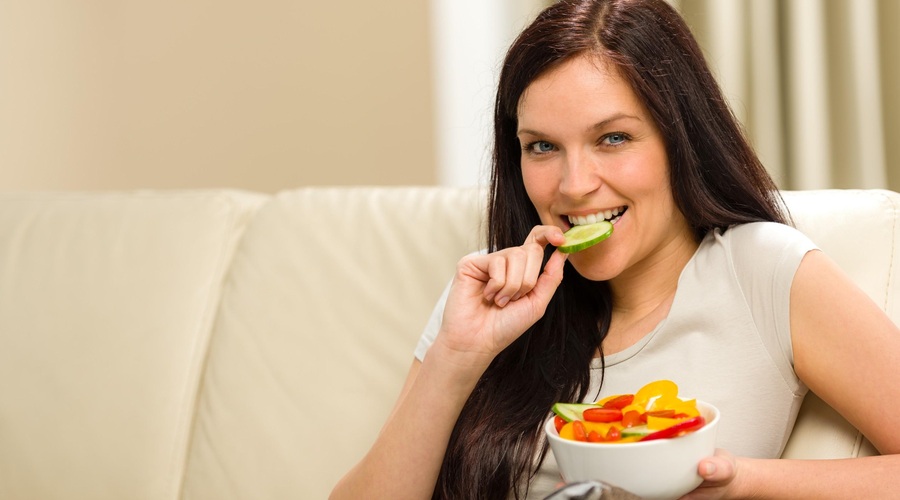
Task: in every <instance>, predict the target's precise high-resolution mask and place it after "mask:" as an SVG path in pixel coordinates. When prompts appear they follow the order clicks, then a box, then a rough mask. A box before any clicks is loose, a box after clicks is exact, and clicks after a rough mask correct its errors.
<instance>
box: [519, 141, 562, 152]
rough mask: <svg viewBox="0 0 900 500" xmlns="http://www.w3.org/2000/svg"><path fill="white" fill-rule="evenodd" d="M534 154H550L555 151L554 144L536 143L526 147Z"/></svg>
mask: <svg viewBox="0 0 900 500" xmlns="http://www.w3.org/2000/svg"><path fill="white" fill-rule="evenodd" d="M525 149H527V150H528V151H530V152H532V153H549V152H551V151H553V150H554V149H555V147H554V146H553V143H550V142H547V141H535V142H532V143H531V144H529V145H527V146H526V147H525Z"/></svg>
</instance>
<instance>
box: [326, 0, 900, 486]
mask: <svg viewBox="0 0 900 500" xmlns="http://www.w3.org/2000/svg"><path fill="white" fill-rule="evenodd" d="M491 184H492V185H491V195H490V203H489V224H488V226H489V227H488V231H489V234H488V238H489V251H488V252H487V253H481V254H476V255H471V256H468V257H466V258H464V259H463V260H462V261H461V262H460V263H459V265H458V268H457V272H456V275H455V277H454V278H453V280H452V283H451V285H450V287H449V288H448V290H447V292H446V293H445V296H444V297H442V299H441V302H440V303H439V304H438V306H437V308H436V311H435V315H434V316H433V318H432V321H431V322H430V323H429V326H428V328H427V329H426V332H425V334H424V335H423V339H422V341H421V342H420V345H419V347H418V349H417V351H416V360H415V361H414V362H413V365H412V367H411V369H410V372H409V376H408V378H407V382H406V384H405V386H404V388H403V391H402V394H401V396H400V398H399V400H398V402H397V404H396V406H395V409H394V411H393V413H392V415H391V416H390V417H389V419H388V421H387V423H386V424H385V427H384V429H383V430H382V432H381V434H380V435H379V437H378V439H377V441H376V443H375V445H374V446H373V447H372V449H371V451H370V452H369V454H368V455H367V456H366V457H365V458H364V459H363V460H362V461H361V462H360V464H358V465H357V466H356V467H355V468H354V469H353V470H352V471H351V472H350V473H348V475H347V476H346V477H345V478H344V479H342V481H341V482H340V483H339V484H338V486H337V487H336V488H335V491H334V493H333V495H332V496H333V498H359V497H364V498H428V497H433V498H446V499H456V498H489V499H494V498H506V497H515V498H524V497H528V498H542V497H543V496H544V495H546V494H547V493H548V492H549V491H550V490H552V488H553V487H554V486H555V485H556V484H557V483H558V482H559V480H560V479H559V476H558V474H557V473H556V471H555V465H554V463H553V460H552V457H549V456H548V452H547V445H546V443H545V441H544V440H543V437H542V434H541V424H542V423H543V422H544V421H545V420H546V419H547V418H548V416H549V408H550V407H551V405H552V404H553V403H554V402H556V401H576V400H577V401H581V400H595V399H597V398H599V397H602V396H604V395H607V394H615V393H624V392H632V391H634V390H635V389H636V388H638V387H640V386H641V385H643V384H644V383H646V382H648V381H651V380H655V379H658V378H669V379H672V380H674V381H676V382H677V383H678V384H679V385H680V386H681V388H682V390H683V392H684V393H689V394H693V395H698V396H699V397H701V398H703V399H705V400H708V401H710V402H712V403H714V404H716V405H717V406H718V407H719V408H720V410H721V411H722V421H721V426H720V429H719V444H720V445H721V446H722V448H723V449H722V450H720V451H718V452H717V454H716V456H714V457H709V458H707V459H705V460H703V461H702V462H701V464H700V465H699V472H700V474H701V475H702V476H703V477H704V479H705V481H704V483H703V484H702V485H701V486H700V487H699V488H698V489H697V490H695V491H694V492H692V493H691V494H689V495H688V498H741V497H748V496H755V497H758V498H802V497H813V498H828V497H833V498H851V497H854V498H858V497H866V498H872V497H875V498H878V497H885V496H887V495H888V492H891V491H892V487H891V485H890V484H887V483H888V481H890V479H891V475H890V474H885V471H886V470H892V471H900V462H898V457H897V456H894V455H889V454H893V453H898V452H900V434H898V433H894V432H893V431H892V429H895V428H898V427H900V416H898V415H897V414H896V413H895V412H892V411H890V408H891V407H892V406H893V402H894V401H897V400H900V384H897V383H896V382H894V381H893V378H892V369H891V366H893V365H896V363H897V362H898V361H900V332H898V330H897V328H896V327H895V326H894V325H893V324H892V322H891V321H890V320H889V319H888V318H887V317H886V315H884V313H883V312H882V311H881V310H880V309H879V308H878V307H877V306H876V305H875V304H873V303H872V302H871V301H870V300H869V299H868V298H867V297H866V296H865V295H864V294H863V293H862V292H861V291H860V290H859V289H857V288H856V287H855V286H854V285H853V284H851V282H850V281H849V280H848V279H847V278H846V277H845V276H844V275H843V274H842V273H841V272H840V271H839V270H838V269H837V267H836V266H835V265H834V264H833V263H832V262H831V261H830V260H829V259H828V258H827V257H826V256H824V255H823V254H822V253H821V252H820V251H818V250H817V249H815V247H814V245H813V244H812V243H811V242H810V241H809V240H808V239H806V238H805V237H804V236H803V235H801V234H800V233H798V232H797V231H795V230H794V229H792V228H790V227H789V226H788V225H787V222H789V220H788V217H787V216H786V214H784V213H783V211H782V208H781V203H780V199H779V198H778V195H777V190H776V187H775V185H774V183H773V182H772V180H771V179H770V178H769V176H768V175H767V174H766V172H765V170H764V168H763V166H762V165H761V164H760V162H759V160H758V159H757V157H756V155H755V153H754V152H753V151H752V149H751V147H750V146H749V144H748V142H747V141H746V139H745V138H744V137H743V135H742V132H741V130H740V128H739V126H738V125H737V123H736V121H735V119H734V117H733V116H732V114H731V113H730V111H729V109H728V108H727V105H726V104H725V100H724V99H723V98H722V95H721V92H720V90H719V89H718V87H717V85H716V83H715V81H714V79H713V78H712V76H711V74H710V71H709V69H708V68H707V66H706V63H705V62H704V60H703V57H702V55H701V52H700V49H699V48H698V47H697V44H696V42H695V41H694V39H693V38H692V36H691V34H690V32H689V30H688V28H687V27H686V25H685V23H684V22H683V20H682V19H681V18H680V17H679V16H678V14H677V13H676V12H675V11H674V10H673V9H671V7H669V6H668V5H667V4H666V3H665V2H664V1H662V0H580V1H575V0H573V1H562V2H559V3H557V4H555V5H553V6H552V7H550V8H548V9H547V10H545V11H544V12H543V13H541V14H540V15H539V16H538V18H537V19H536V20H535V21H534V22H533V23H532V24H531V25H530V26H529V27H528V28H527V29H526V30H525V31H524V32H523V33H522V34H521V35H520V36H519V38H518V39H517V40H516V41H515V43H514V44H513V45H512V47H511V48H510V51H509V53H508V54H507V58H506V61H505V63H504V66H503V70H502V73H501V76H500V83H499V90H498V95H497V103H496V109H495V151H494V162H493V173H492V179H491ZM596 219H607V220H611V221H612V222H613V224H614V227H615V230H614V232H613V235H612V236H611V237H610V238H609V239H607V240H606V241H604V242H602V243H600V244H598V245H596V246H594V247H591V248H589V249H587V250H584V251H582V252H579V253H576V254H572V255H571V256H569V257H568V258H567V256H566V255H565V254H562V253H560V252H558V251H556V250H554V248H553V247H555V246H559V245H561V244H562V243H563V242H564V237H563V232H564V231H565V230H566V229H568V228H569V227H571V226H572V225H575V224H582V223H587V222H590V221H592V220H596ZM563 276H565V277H563ZM873 381H878V382H873ZM807 389H812V390H814V391H815V392H816V393H817V394H818V395H819V396H821V397H822V398H823V399H824V400H825V401H826V402H828V403H830V404H831V405H832V406H833V407H834V408H836V409H837V410H838V411H839V412H841V414H842V415H844V417H845V418H847V419H848V420H849V421H850V422H851V423H852V424H854V425H855V426H857V427H858V428H859V429H860V430H861V431H862V432H863V433H864V434H865V435H866V436H867V437H868V438H869V439H870V440H871V441H872V443H873V444H874V445H875V446H876V447H877V448H878V449H879V451H881V452H882V453H884V454H885V455H884V456H879V457H870V458H865V459H853V460H842V461H821V462H811V461H788V460H778V459H777V457H778V456H780V454H781V451H782V449H783V446H784V443H785V440H786V438H787V435H788V434H789V432H790V428H791V426H792V425H793V421H794V418H795V417H796V412H797V410H798V408H799V405H800V403H801V402H802V399H803V395H804V394H805V392H806V391H807ZM810 478H813V479H812V480H810Z"/></svg>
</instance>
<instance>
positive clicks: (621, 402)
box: [603, 394, 634, 410]
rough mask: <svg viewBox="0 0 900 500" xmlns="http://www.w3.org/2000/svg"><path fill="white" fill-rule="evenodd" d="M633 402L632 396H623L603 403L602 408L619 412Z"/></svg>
mask: <svg viewBox="0 0 900 500" xmlns="http://www.w3.org/2000/svg"><path fill="white" fill-rule="evenodd" d="M633 401H634V394H623V395H621V396H616V397H614V398H612V399H610V400H608V401H606V402H605V403H603V408H613V409H616V410H621V409H622V408H625V407H626V406H628V405H630V404H631V403H632V402H633Z"/></svg>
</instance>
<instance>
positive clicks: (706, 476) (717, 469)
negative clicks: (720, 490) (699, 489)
mask: <svg viewBox="0 0 900 500" xmlns="http://www.w3.org/2000/svg"><path fill="white" fill-rule="evenodd" d="M697 469H698V472H699V473H700V477H702V478H703V480H704V481H707V482H710V483H718V482H723V481H729V480H731V479H732V478H733V477H734V463H732V461H731V460H728V459H727V458H726V457H723V456H720V455H716V456H712V457H708V458H704V459H703V460H701V461H700V465H699V466H698V467H697Z"/></svg>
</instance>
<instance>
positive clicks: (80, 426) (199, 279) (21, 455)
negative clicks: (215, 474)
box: [0, 191, 264, 500]
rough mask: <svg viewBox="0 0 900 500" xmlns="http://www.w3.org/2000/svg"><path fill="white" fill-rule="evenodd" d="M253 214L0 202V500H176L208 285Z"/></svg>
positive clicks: (154, 200) (189, 199)
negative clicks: (2, 499) (0, 499)
mask: <svg viewBox="0 0 900 500" xmlns="http://www.w3.org/2000/svg"><path fill="white" fill-rule="evenodd" d="M263 201H264V198H263V197H262V196H259V195H252V194H247V193H240V192H226V191H213V192H177V193H176V192H156V193H150V192H142V193H103V194H100V193H69V194H64V193H37V194H29V193H21V194H2V195H0V498H4V499H42V500H54V499H59V500H62V499H66V500H73V499H77V500H80V499H92V500H105V499H108V500H120V499H123V498H128V499H147V500H175V499H177V498H179V495H180V489H181V482H182V476H183V471H184V464H185V461H186V457H187V450H188V441H189V437H190V432H191V428H192V423H193V414H194V407H195V405H196V396H197V387H198V381H199V378H200V375H201V372H202V369H203V366H204V362H205V359H206V347H207V343H208V342H209V336H210V333H211V328H212V322H213V318H214V316H215V313H216V310H217V307H218V302H219V292H220V289H221V283H222V280H223V279H224V277H225V275H226V272H227V270H228V267H229V265H230V262H231V256H232V254H233V252H234V248H235V246H236V244H237V242H238V241H239V239H240V236H241V233H242V232H243V230H244V227H245V225H246V223H247V221H248V220H249V219H250V217H251V215H252V214H253V212H254V211H255V210H256V208H257V207H258V206H259V205H260V204H261V203H262V202H263Z"/></svg>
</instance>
